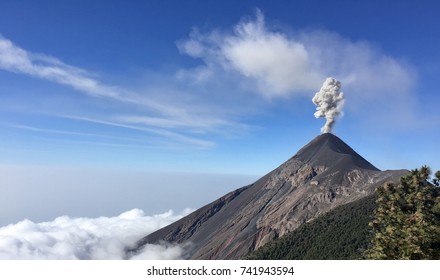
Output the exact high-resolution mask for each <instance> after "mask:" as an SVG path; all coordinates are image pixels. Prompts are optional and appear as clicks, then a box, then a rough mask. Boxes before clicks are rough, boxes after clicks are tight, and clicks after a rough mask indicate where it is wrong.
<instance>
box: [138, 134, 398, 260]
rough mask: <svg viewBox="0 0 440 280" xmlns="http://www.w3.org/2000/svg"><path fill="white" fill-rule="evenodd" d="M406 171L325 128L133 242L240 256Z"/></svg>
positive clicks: (191, 254)
mask: <svg viewBox="0 0 440 280" xmlns="http://www.w3.org/2000/svg"><path fill="white" fill-rule="evenodd" d="M405 172H406V171H405V170H397V171H380V170H378V169H377V168H376V167H374V166H373V165H372V164H371V163H369V162H368V161H366V160H365V159H364V158H362V157H361V156H360V155H359V154H357V153H356V152H355V151H354V150H353V149H351V148H350V147H349V146H348V145H347V144H345V143H344V142H343V141H342V140H341V139H339V138H338V137H336V136H335V135H333V134H330V133H325V134H321V135H319V136H317V137H316V138H315V139H314V140H312V141H311V142H310V143H309V144H307V145H306V146H304V147H303V148H302V149H301V150H299V151H298V153H297V154H296V155H294V156H293V157H292V158H290V159H289V160H287V161H286V162H285V163H283V164H282V165H281V166H279V167H278V168H276V169H275V170H273V171H272V172H270V173H269V174H267V175H265V176H264V177H262V178H261V179H259V180H258V181H256V182H255V183H253V184H251V185H249V186H246V187H243V188H240V189H237V190H235V191H233V192H230V193H228V194H226V195H225V196H223V197H221V198H219V199H218V200H216V201H214V202H212V203H210V204H208V205H206V206H204V207H202V208H200V209H198V210H196V211H195V212H193V213H192V214H190V215H188V216H186V217H184V218H182V219H181V220H179V221H177V222H175V223H173V224H171V225H169V226H167V227H165V228H162V229H160V230H158V231H156V232H154V233H152V234H150V235H148V236H146V237H144V238H143V239H142V240H140V241H139V242H138V246H137V248H134V250H137V249H139V248H140V247H142V246H144V245H145V244H147V243H158V242H163V241H165V242H170V243H179V244H190V245H189V246H186V247H187V248H188V251H187V256H188V258H191V259H239V258H241V257H243V256H245V255H246V254H248V253H249V252H251V251H253V250H255V249H257V248H259V247H261V246H263V245H264V244H266V243H267V242H269V241H271V240H273V239H275V238H278V237H280V236H283V235H285V234H286V233H288V232H291V231H293V230H295V229H297V228H298V227H299V226H300V225H302V224H304V223H306V222H308V221H310V220H312V219H314V218H315V217H317V216H319V215H321V214H323V213H326V212H328V211H330V210H331V209H333V208H335V207H337V206H340V205H343V204H346V203H349V202H352V201H355V200H358V199H360V198H362V197H365V196H367V195H370V194H372V193H373V192H374V189H375V187H376V186H377V185H379V184H383V183H384V182H385V181H390V180H393V181H394V180H398V178H399V177H400V176H402V175H403V174H404V173H405Z"/></svg>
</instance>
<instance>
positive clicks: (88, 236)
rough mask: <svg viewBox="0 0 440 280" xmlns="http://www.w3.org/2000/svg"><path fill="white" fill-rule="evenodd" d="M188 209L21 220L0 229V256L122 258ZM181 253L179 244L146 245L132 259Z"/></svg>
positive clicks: (4, 257) (172, 256) (166, 256)
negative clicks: (146, 237) (48, 220)
mask: <svg viewBox="0 0 440 280" xmlns="http://www.w3.org/2000/svg"><path fill="white" fill-rule="evenodd" d="M189 212H190V210H184V211H183V212H182V213H180V214H177V215H176V214H173V212H172V211H168V212H166V213H163V214H160V215H154V216H145V214H144V212H143V211H142V210H139V209H133V210H131V211H127V212H124V213H122V214H121V215H119V216H117V217H99V218H93V219H92V218H70V217H67V216H62V217H59V218H56V219H55V220H53V221H51V222H44V223H33V222H31V221H29V220H23V221H21V222H19V223H17V224H11V225H8V226H5V227H2V228H0V259H52V260H54V259H63V260H68V259H124V258H125V257H126V255H125V249H126V248H127V247H131V246H133V245H134V244H135V243H136V242H137V241H138V240H139V239H140V238H142V237H143V236H145V235H147V234H148V233H151V232H153V231H155V230H157V229H159V228H162V227H164V226H166V225H168V224H170V223H172V222H174V221H176V220H178V219H179V218H181V217H183V216H184V215H186V214H188V213H189ZM182 254H183V248H182V247H180V246H174V245H147V246H145V247H144V248H143V250H142V251H141V252H139V253H138V254H136V255H135V256H132V259H179V258H182Z"/></svg>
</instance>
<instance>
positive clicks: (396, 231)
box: [366, 166, 440, 259]
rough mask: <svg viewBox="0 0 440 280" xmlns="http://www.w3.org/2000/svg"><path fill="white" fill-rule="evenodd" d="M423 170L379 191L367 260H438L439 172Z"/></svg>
mask: <svg viewBox="0 0 440 280" xmlns="http://www.w3.org/2000/svg"><path fill="white" fill-rule="evenodd" d="M430 173H431V171H430V169H429V167H427V166H423V167H421V168H420V169H415V170H412V171H411V172H410V174H408V175H407V176H404V177H402V178H401V179H400V183H399V184H397V185H395V184H393V183H387V184H385V185H384V186H381V187H378V188H377V190H376V192H377V199H376V210H375V214H374V218H373V220H372V221H371V222H370V224H369V225H370V227H371V228H372V230H373V233H374V237H373V240H372V242H371V243H372V244H371V247H370V248H369V249H368V250H367V251H366V257H367V258H368V259H440V188H439V187H437V186H436V185H438V183H439V179H440V178H439V177H440V172H439V171H438V172H436V174H435V175H436V179H434V180H433V183H430V182H429V176H430Z"/></svg>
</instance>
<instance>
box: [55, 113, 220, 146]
mask: <svg viewBox="0 0 440 280" xmlns="http://www.w3.org/2000/svg"><path fill="white" fill-rule="evenodd" d="M58 117H60V118H66V119H71V120H77V121H83V122H90V123H96V124H101V125H106V126H114V127H120V128H126V129H131V130H137V131H143V132H148V133H152V134H156V135H160V136H163V137H166V138H169V139H174V140H177V141H180V142H183V143H187V144H192V145H194V146H196V147H199V148H212V147H214V146H215V143H214V142H212V141H207V140H200V139H197V138H192V137H189V136H186V135H183V134H179V133H176V132H173V131H169V130H165V129H158V128H151V127H144V126H136V125H130V124H124V123H121V122H116V121H111V120H110V121H107V120H102V119H97V118H90V117H82V116H73V115H58Z"/></svg>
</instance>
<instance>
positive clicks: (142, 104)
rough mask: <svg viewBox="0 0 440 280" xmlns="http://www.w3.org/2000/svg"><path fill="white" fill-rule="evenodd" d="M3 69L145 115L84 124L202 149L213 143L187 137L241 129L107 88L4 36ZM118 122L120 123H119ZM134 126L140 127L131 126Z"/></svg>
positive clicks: (0, 59) (0, 39) (1, 45)
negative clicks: (125, 105) (121, 129)
mask: <svg viewBox="0 0 440 280" xmlns="http://www.w3.org/2000/svg"><path fill="white" fill-rule="evenodd" d="M0 69H3V70H6V71H10V72H14V73H19V74H25V75H28V76H31V77H34V78H39V79H44V80H47V81H51V82H54V83H58V84H62V85H66V86H70V87H72V88H74V89H75V90H77V91H79V92H82V93H84V94H86V95H89V96H92V97H96V98H105V99H109V100H114V101H118V102H122V103H124V104H128V105H130V106H132V107H133V106H134V108H140V109H141V110H143V111H144V114H143V115H141V116H137V117H136V119H137V120H136V121H134V119H133V116H127V117H121V116H118V117H117V118H116V117H113V116H108V115H107V116H101V117H100V118H91V117H86V116H78V117H77V119H78V120H82V121H91V122H95V123H100V124H102V125H110V126H120V127H124V128H127V129H134V130H138V131H143V132H147V133H150V134H155V135H159V136H161V137H164V138H166V139H171V140H173V141H176V142H182V143H183V144H189V145H194V146H195V147H201V148H206V147H212V146H213V143H212V142H210V141H205V140H203V139H198V138H196V137H192V136H190V135H188V134H191V132H192V131H196V132H197V133H201V132H202V133H204V132H206V131H209V132H216V131H217V132H218V131H224V129H223V128H227V127H232V130H233V127H240V128H242V126H241V125H240V124H239V123H235V122H231V121H228V120H223V119H221V118H219V117H215V116H210V115H206V114H198V113H195V110H191V109H192V108H189V107H188V108H186V107H185V106H183V105H181V106H179V105H175V104H166V103H164V102H158V101H155V100H153V99H152V98H147V97H146V96H142V95H139V94H137V93H134V92H131V91H128V90H125V89H122V88H118V87H115V86H108V85H105V84H103V83H101V82H99V81H98V80H97V79H95V78H93V77H92V74H91V73H89V72H87V71H86V70H83V69H80V68H77V67H74V66H71V65H67V64H65V63H63V62H61V61H60V60H58V59H56V58H53V57H50V56H46V55H40V54H34V53H31V52H29V51H26V50H24V49H22V48H20V47H18V46H16V45H15V44H14V43H13V42H11V41H10V40H8V39H5V38H3V37H1V36H0ZM54 117H57V116H56V115H55V116H54ZM140 117H142V118H143V121H142V122H140V121H138V120H139V118H140ZM117 119H119V120H121V122H120V123H118V122H117ZM146 120H148V121H146ZM134 123H136V124H138V125H139V126H136V127H135V126H133V125H131V124H134ZM217 126H218V127H217ZM17 128H18V127H17ZM175 128H184V129H185V131H184V132H182V131H177V130H175ZM170 129H173V130H170Z"/></svg>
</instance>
